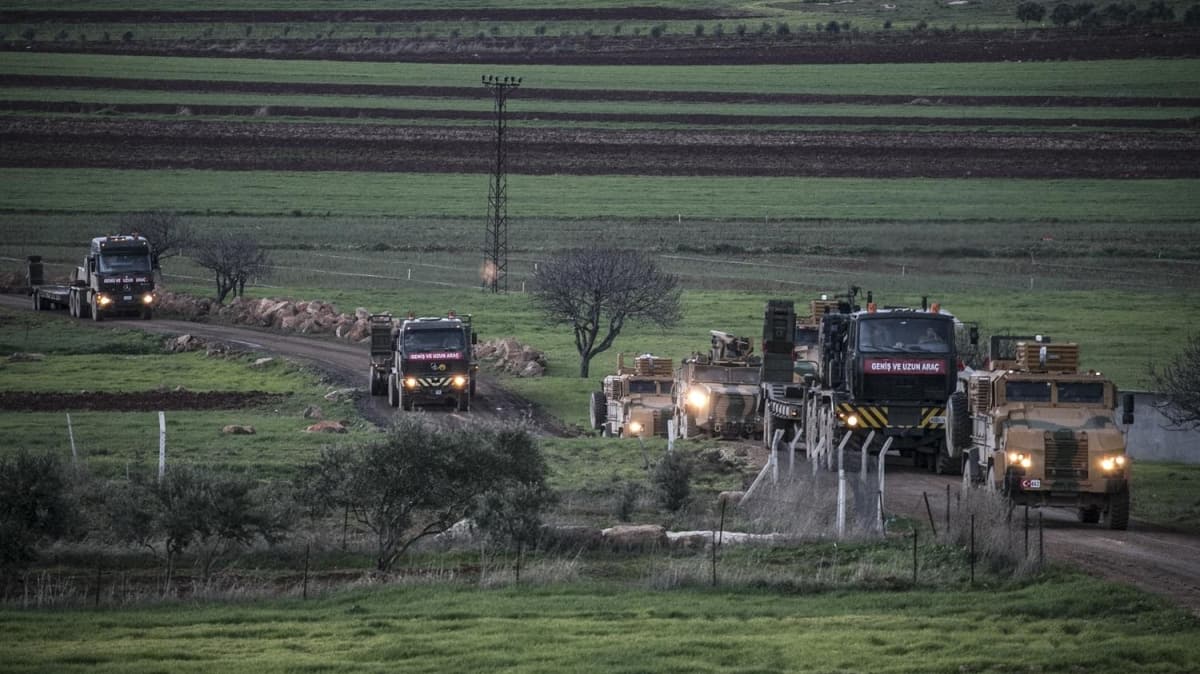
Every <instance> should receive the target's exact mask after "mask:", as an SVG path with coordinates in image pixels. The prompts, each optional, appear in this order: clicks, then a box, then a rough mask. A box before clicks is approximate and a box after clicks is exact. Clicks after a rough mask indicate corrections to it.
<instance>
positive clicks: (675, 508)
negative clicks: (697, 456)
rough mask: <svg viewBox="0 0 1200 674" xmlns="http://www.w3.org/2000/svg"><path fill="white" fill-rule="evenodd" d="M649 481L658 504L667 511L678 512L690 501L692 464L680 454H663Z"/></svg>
mask: <svg viewBox="0 0 1200 674" xmlns="http://www.w3.org/2000/svg"><path fill="white" fill-rule="evenodd" d="M651 479H652V481H653V483H654V487H655V490H656V492H657V494H656V495H657V497H658V503H659V505H660V506H662V507H663V508H664V509H666V510H667V511H669V512H673V513H674V512H679V511H680V510H682V509H683V507H684V506H686V505H687V504H688V502H689V501H690V500H691V495H692V485H691V479H692V464H691V462H690V461H688V459H687V457H685V456H684V455H683V453H682V452H667V453H666V454H664V455H663V458H662V459H660V460H659V462H658V464H657V465H656V466H655V467H654V475H653V476H652V478H651Z"/></svg>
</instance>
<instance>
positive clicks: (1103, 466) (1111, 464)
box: [1100, 457, 1117, 473]
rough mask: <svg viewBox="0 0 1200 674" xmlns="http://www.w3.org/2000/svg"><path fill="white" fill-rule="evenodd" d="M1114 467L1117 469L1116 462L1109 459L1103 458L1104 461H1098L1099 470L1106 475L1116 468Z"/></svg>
mask: <svg viewBox="0 0 1200 674" xmlns="http://www.w3.org/2000/svg"><path fill="white" fill-rule="evenodd" d="M1116 467H1117V462H1116V461H1114V460H1112V459H1111V458H1108V457H1105V458H1104V459H1101V460H1100V470H1102V471H1104V472H1106V473H1107V472H1110V471H1111V470H1112V469H1113V468H1116Z"/></svg>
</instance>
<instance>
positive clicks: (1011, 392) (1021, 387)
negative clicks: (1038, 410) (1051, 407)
mask: <svg viewBox="0 0 1200 674" xmlns="http://www.w3.org/2000/svg"><path fill="white" fill-rule="evenodd" d="M1004 399H1005V400H1007V401H1008V402H1010V403H1048V402H1050V382H1048V381H1010V382H1005V384H1004Z"/></svg>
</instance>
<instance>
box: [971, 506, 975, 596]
mask: <svg viewBox="0 0 1200 674" xmlns="http://www.w3.org/2000/svg"><path fill="white" fill-rule="evenodd" d="M971 584H972V585H974V584H975V513H971Z"/></svg>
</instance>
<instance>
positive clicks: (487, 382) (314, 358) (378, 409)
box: [0, 295, 565, 435]
mask: <svg viewBox="0 0 1200 674" xmlns="http://www.w3.org/2000/svg"><path fill="white" fill-rule="evenodd" d="M0 305H2V306H5V307H12V308H20V309H25V308H28V305H29V300H28V299H26V298H25V297H24V296H19V295H6V296H0ZM63 315H64V316H65V315H66V314H65V313H64V314H63ZM78 323H79V324H80V325H81V326H84V327H89V328H93V327H94V328H105V327H119V328H125V329H136V330H144V331H146V332H152V333H155V334H161V335H185V334H186V335H194V336H196V337H200V338H202V339H205V340H209V341H219V342H225V343H227V344H230V345H231V346H233V347H235V348H240V349H245V350H247V351H255V352H262V353H269V354H276V355H280V356H286V357H288V358H293V359H296V360H299V361H301V362H305V363H308V364H310V365H312V366H314V367H316V368H318V369H320V370H322V371H324V372H325V373H326V375H327V376H328V377H329V378H330V380H331V381H332V382H334V383H335V384H336V385H339V386H345V387H356V388H359V389H364V388H365V386H366V379H367V347H366V345H364V344H347V343H345V342H336V341H332V340H323V339H316V338H311V337H299V336H292V335H284V334H280V333H276V332H268V331H266V330H257V329H253V328H246V327H237V326H231V325H221V324H214V323H193V322H190V321H173V320H161V319H155V320H152V321H142V320H137V319H125V320H122V319H109V320H106V321H104V322H103V323H95V322H93V321H78ZM359 410H360V411H361V413H362V414H363V416H365V417H367V418H368V419H370V420H371V421H373V422H374V423H376V424H378V425H380V426H388V425H390V424H391V423H392V420H393V418H395V415H396V414H399V412H398V411H396V410H393V409H392V408H390V407H388V404H387V398H386V397H377V398H371V397H362V398H359ZM426 412H428V414H426V415H425V416H426V418H427V420H428V421H430V422H432V423H434V424H437V425H441V426H458V425H461V424H463V423H465V422H466V421H467V419H468V418H470V419H473V420H475V421H483V422H489V421H502V420H512V419H520V418H525V419H529V420H531V421H532V422H533V423H534V425H535V426H536V428H537V429H538V432H540V433H542V434H545V435H562V434H564V432H565V429H564V427H563V425H562V424H561V423H560V422H558V421H557V420H555V419H553V418H552V417H549V416H547V415H545V414H543V413H540V412H539V411H538V410H537V409H536V407H535V406H534V405H533V404H532V403H530V402H529V401H527V400H525V399H524V398H521V397H520V396H518V395H516V394H513V393H511V392H509V391H506V390H505V389H503V388H501V387H500V386H498V385H497V384H496V381H495V380H494V379H492V378H491V377H489V376H487V375H482V376H480V378H479V385H478V390H477V393H476V396H475V399H474V400H473V401H472V406H471V412H470V414H469V416H468V415H466V414H460V413H459V412H456V411H452V410H450V409H449V408H445V409H440V408H439V409H429V410H426Z"/></svg>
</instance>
